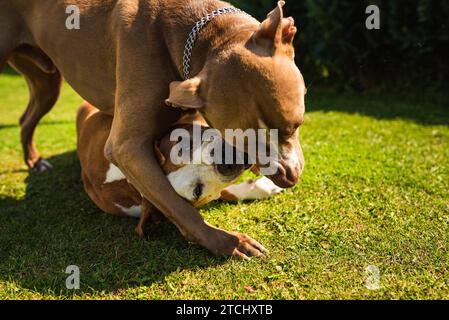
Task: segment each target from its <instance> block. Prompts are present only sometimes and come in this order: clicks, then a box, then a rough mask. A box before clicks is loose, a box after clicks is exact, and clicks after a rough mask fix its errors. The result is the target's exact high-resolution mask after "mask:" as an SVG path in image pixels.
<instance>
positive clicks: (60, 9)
mask: <svg viewBox="0 0 449 320" xmlns="http://www.w3.org/2000/svg"><path fill="white" fill-rule="evenodd" d="M72 4H74V1H68V0H3V1H1V2H0V30H6V32H1V33H0V68H1V67H2V65H3V64H4V63H6V62H9V63H10V64H11V65H13V66H14V67H15V68H16V69H18V70H19V71H20V72H22V73H23V74H24V75H25V77H26V78H27V82H28V84H29V86H30V92H31V100H30V103H29V105H28V108H27V110H26V112H25V113H24V115H23V116H22V118H21V124H22V144H23V147H24V150H25V160H26V162H27V164H28V166H30V167H31V168H37V170H41V169H45V167H46V166H47V165H46V163H45V162H43V161H42V160H41V159H40V157H39V154H38V152H37V150H36V148H35V147H34V143H33V139H32V137H33V132H34V128H35V127H36V125H37V123H38V122H39V120H40V119H41V118H42V116H43V115H44V114H45V113H47V112H48V111H49V110H50V109H51V108H52V107H53V105H54V103H55V101H56V99H57V97H58V94H59V88H60V84H61V75H63V76H64V78H65V79H66V80H67V82H69V83H70V84H71V86H72V87H73V88H74V89H75V90H76V91H77V92H78V93H79V94H80V95H81V96H82V97H84V98H85V99H86V100H87V101H89V102H91V103H92V104H94V105H95V106H98V107H99V108H100V109H101V110H102V111H103V112H106V113H108V114H111V115H114V120H113V123H112V129H111V132H110V135H109V138H108V142H107V145H106V148H105V154H106V156H107V158H108V159H109V160H110V161H112V162H113V163H114V164H115V165H116V166H117V167H119V168H120V169H121V170H122V171H123V173H124V174H125V175H126V177H127V178H128V180H129V181H130V182H131V183H132V184H133V186H135V188H136V189H137V190H138V191H139V192H140V193H141V194H143V195H144V197H145V198H147V199H148V200H150V201H151V203H153V204H154V205H155V206H156V207H157V208H158V209H159V210H161V211H162V212H164V215H165V216H166V217H168V218H169V219H170V220H171V221H172V222H173V223H174V224H175V225H176V226H177V227H178V229H179V230H180V232H181V233H182V234H183V235H184V236H185V237H187V238H188V239H190V240H192V241H195V242H197V243H199V244H200V245H202V246H204V247H206V248H208V249H209V250H211V251H212V252H214V253H216V254H226V255H236V256H242V255H247V256H258V255H260V253H261V252H260V250H259V249H258V246H254V245H253V244H254V243H255V242H254V240H252V239H251V238H249V237H248V236H246V235H243V234H239V233H235V232H228V231H224V230H220V229H217V228H214V227H212V226H210V225H208V224H207V223H206V222H205V221H204V219H203V218H202V217H201V215H200V214H199V213H198V211H197V210H196V209H195V208H194V207H193V206H192V205H191V204H189V203H188V202H186V201H185V200H183V199H182V198H181V197H179V195H177V193H176V192H175V190H174V189H173V188H172V186H171V185H170V183H169V182H168V181H167V179H166V177H165V175H164V172H163V171H162V170H161V168H160V166H159V163H158V161H157V158H156V156H155V153H154V150H153V148H151V147H149V146H151V145H152V144H153V142H154V141H155V140H156V139H157V138H158V137H159V136H160V135H161V134H162V133H164V132H166V131H167V129H168V128H169V127H170V126H171V125H172V124H173V123H174V122H176V121H177V120H178V119H179V117H180V112H179V111H178V110H176V109H174V108H167V106H166V105H165V103H168V104H170V105H172V106H180V107H184V108H194V109H197V110H198V111H199V112H200V113H201V114H202V115H203V117H204V118H205V119H206V120H207V122H208V123H209V124H210V125H211V126H212V127H213V128H216V129H218V130H219V131H220V132H222V133H224V131H225V129H236V128H240V129H243V130H246V129H249V128H252V129H259V128H270V129H278V130H279V144H278V154H279V159H278V161H277V162H276V165H277V168H278V169H277V173H276V174H274V175H272V176H270V177H269V178H270V179H271V180H272V181H274V182H275V183H276V184H277V185H278V186H280V187H291V186H293V185H295V184H296V183H297V181H298V177H299V175H300V172H301V170H302V167H303V155H302V151H301V147H300V145H299V140H298V132H299V126H300V125H301V123H302V122H303V119H304V95H305V85H304V81H303V77H302V75H301V73H300V72H299V70H298V68H297V67H296V65H295V63H294V60H293V57H294V49H293V46H292V41H293V38H294V35H295V33H296V28H295V27H294V23H293V19H291V18H289V19H286V18H284V15H283V10H282V7H283V5H284V3H283V2H282V1H280V2H279V3H278V6H277V7H276V9H275V10H274V11H272V12H271V13H270V14H269V15H268V17H267V19H266V20H265V21H263V22H262V23H259V22H258V21H257V20H255V19H253V18H251V17H249V16H247V15H245V14H242V13H232V14H223V15H220V16H217V17H214V18H213V19H212V20H211V21H210V22H209V23H208V24H207V26H206V27H205V28H204V29H202V30H201V32H199V33H198V36H197V38H196V41H195V43H194V44H193V52H192V56H191V68H190V71H191V72H190V73H191V74H192V75H194V77H193V78H191V79H185V80H184V81H180V80H181V79H183V76H182V75H183V52H184V48H185V47H186V39H187V38H188V35H189V33H190V32H191V30H192V28H193V26H194V25H195V24H196V23H197V22H198V21H199V20H201V18H202V17H204V16H206V15H207V14H209V13H211V12H212V11H215V10H217V9H219V8H223V7H229V4H228V3H225V2H221V1H217V0H205V1H196V0H189V1H185V0H120V1H119V0H78V1H76V2H75V4H76V5H77V7H78V9H79V11H80V17H81V20H80V21H81V25H80V29H79V30H69V29H67V28H66V20H67V18H68V15H67V14H66V9H67V6H68V5H72ZM167 97H168V98H167ZM149 181H151V182H152V183H150V182H149ZM154 183H156V184H157V185H158V188H152V184H154Z"/></svg>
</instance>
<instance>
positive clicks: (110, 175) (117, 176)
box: [104, 163, 126, 183]
mask: <svg viewBox="0 0 449 320" xmlns="http://www.w3.org/2000/svg"><path fill="white" fill-rule="evenodd" d="M125 179H126V177H125V175H124V174H123V172H122V171H121V170H120V169H119V168H118V167H117V166H115V165H114V164H112V163H110V164H109V170H108V172H107V173H106V179H105V181H104V183H111V182H115V181H120V180H125Z"/></svg>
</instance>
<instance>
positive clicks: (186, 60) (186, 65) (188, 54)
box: [182, 7, 249, 80]
mask: <svg viewBox="0 0 449 320" xmlns="http://www.w3.org/2000/svg"><path fill="white" fill-rule="evenodd" d="M228 13H244V14H246V15H249V14H247V13H246V12H244V11H242V10H240V9H237V8H234V7H226V8H221V9H218V10H215V11H213V12H211V13H209V14H208V15H206V16H204V17H202V18H201V20H199V21H198V22H197V23H196V24H195V26H194V27H193V28H192V31H190V34H189V37H188V38H187V42H186V46H185V48H184V56H183V59H182V66H183V75H184V80H187V79H190V69H191V67H192V65H191V62H192V50H193V47H194V45H195V41H196V39H197V38H198V34H199V33H200V31H201V30H202V29H203V28H204V27H205V26H206V25H207V24H208V23H209V21H211V20H212V19H213V18H215V17H218V16H221V15H223V14H228Z"/></svg>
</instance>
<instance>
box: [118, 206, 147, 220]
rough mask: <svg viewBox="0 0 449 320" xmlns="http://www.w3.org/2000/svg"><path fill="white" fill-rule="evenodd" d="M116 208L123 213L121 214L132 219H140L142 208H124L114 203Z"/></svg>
mask: <svg viewBox="0 0 449 320" xmlns="http://www.w3.org/2000/svg"><path fill="white" fill-rule="evenodd" d="M114 204H115V206H116V207H117V208H119V209H120V210H122V211H123V213H125V214H127V215H128V216H130V217H133V218H140V215H141V214H142V206H132V207H131V208H125V207H123V206H121V205H119V204H117V203H114Z"/></svg>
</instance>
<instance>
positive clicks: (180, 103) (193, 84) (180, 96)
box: [165, 78, 205, 109]
mask: <svg viewBox="0 0 449 320" xmlns="http://www.w3.org/2000/svg"><path fill="white" fill-rule="evenodd" d="M200 85H201V79H200V78H192V79H189V80H185V81H182V82H181V81H174V82H172V83H170V96H169V97H168V99H167V100H165V104H167V105H168V106H171V107H175V108H182V109H200V108H202V107H204V106H205V102H204V100H203V99H202V98H201V97H200V96H199V94H198V92H199V89H200Z"/></svg>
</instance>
